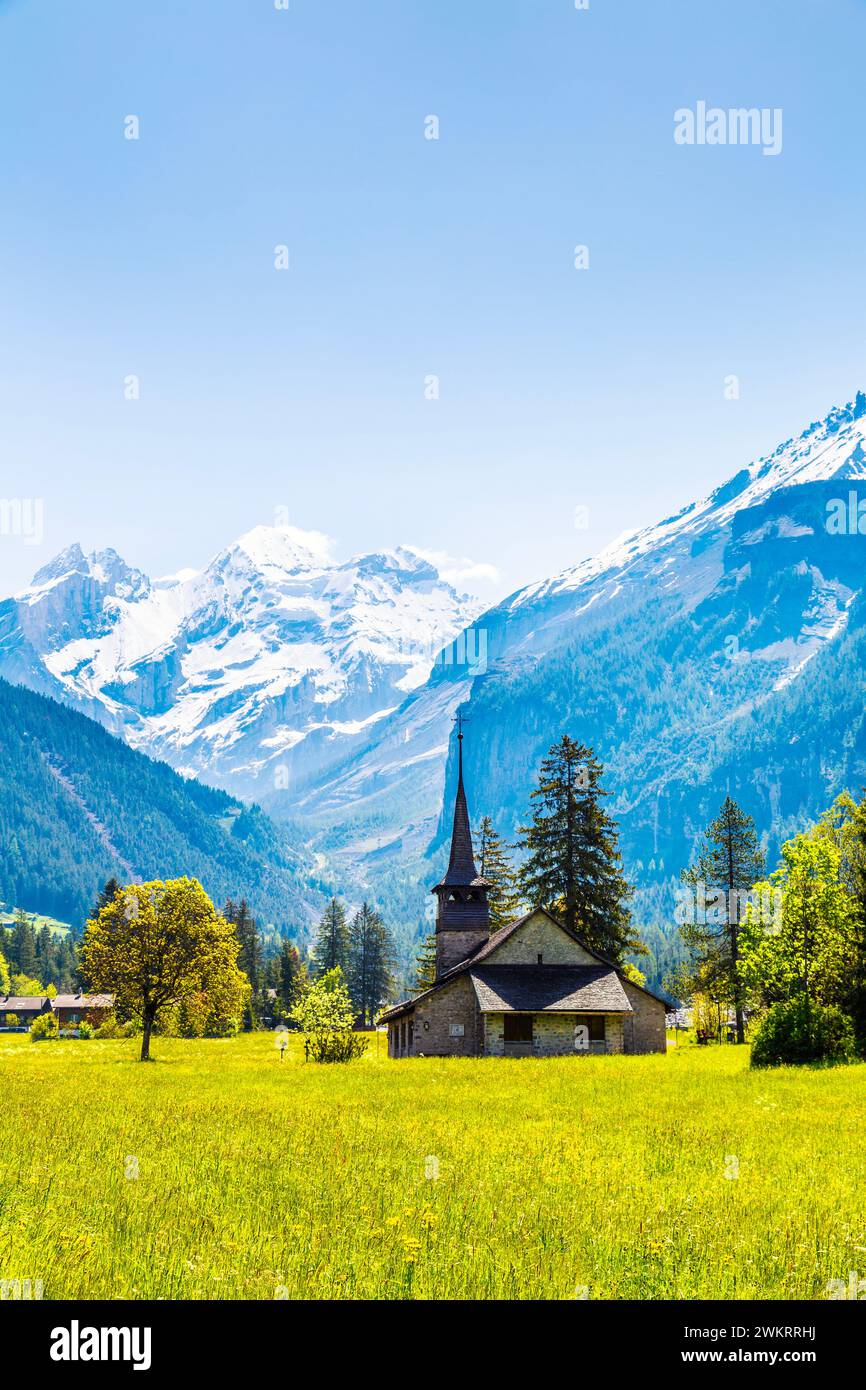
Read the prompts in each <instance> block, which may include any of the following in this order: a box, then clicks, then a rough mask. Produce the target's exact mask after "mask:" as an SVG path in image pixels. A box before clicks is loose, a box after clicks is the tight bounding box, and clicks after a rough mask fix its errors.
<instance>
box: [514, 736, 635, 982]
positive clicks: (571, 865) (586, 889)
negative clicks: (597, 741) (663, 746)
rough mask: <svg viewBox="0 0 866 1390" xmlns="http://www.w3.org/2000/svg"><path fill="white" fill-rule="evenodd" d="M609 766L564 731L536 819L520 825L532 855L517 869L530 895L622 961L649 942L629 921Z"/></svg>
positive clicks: (544, 775) (546, 765) (542, 778)
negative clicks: (607, 783)
mask: <svg viewBox="0 0 866 1390" xmlns="http://www.w3.org/2000/svg"><path fill="white" fill-rule="evenodd" d="M602 773H603V768H602V765H601V763H600V762H599V761H598V759H597V758H596V757H595V754H594V753H593V751H592V749H591V748H586V747H584V745H583V744H580V743H575V742H574V740H573V739H571V738H569V736H568V734H564V735H563V737H562V738H561V739H560V741H559V743H557V744H554V746H553V747H552V748H551V749H550V752H549V753H548V755H547V757H546V758H545V759H544V760H543V761H542V764H541V769H540V772H539V776H538V786H537V787H536V789H535V791H534V792H533V793H532V800H533V802H534V803H535V806H534V810H533V814H532V821H531V824H530V825H528V826H522V827H521V832H520V845H521V848H523V849H524V850H525V851H527V857H526V859H525V861H524V863H523V864H522V866H521V868H520V870H519V873H518V882H519V884H520V888H521V891H522V894H523V897H524V898H525V900H526V901H527V902H529V903H534V904H538V905H539V906H540V907H546V908H547V909H548V911H550V912H553V913H555V914H556V915H558V916H559V917H561V919H562V920H563V922H564V923H565V925H566V926H567V927H569V928H570V929H571V930H572V931H575V932H577V933H578V935H579V936H580V937H582V939H583V940H584V941H585V942H586V944H587V945H588V946H589V947H590V948H591V949H592V950H594V951H598V953H599V954H600V955H603V956H604V957H605V958H606V959H608V960H611V961H613V962H614V964H616V965H620V964H623V963H624V959H625V956H626V955H627V954H629V953H638V954H642V953H643V951H644V949H645V948H644V947H643V944H642V943H641V941H640V939H639V938H638V937H637V935H636V934H635V932H634V930H633V928H632V925H631V914H630V912H629V910H628V900H629V898H630V896H631V893H632V889H631V887H630V885H629V884H628V883H627V882H626V880H625V878H624V877H623V874H622V868H621V864H622V861H621V858H620V854H619V848H618V832H617V827H616V823H615V821H613V820H612V819H611V818H610V816H608V815H607V814H606V812H605V811H604V809H603V807H602V804H601V798H602V797H603V796H605V795H606V793H605V792H604V790H603V789H602V786H601V777H602Z"/></svg>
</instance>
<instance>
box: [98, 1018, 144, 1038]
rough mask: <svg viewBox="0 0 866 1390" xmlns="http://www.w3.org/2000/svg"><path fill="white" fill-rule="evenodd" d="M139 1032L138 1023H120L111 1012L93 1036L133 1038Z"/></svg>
mask: <svg viewBox="0 0 866 1390" xmlns="http://www.w3.org/2000/svg"><path fill="white" fill-rule="evenodd" d="M137 1032H138V1025H137V1024H135V1023H119V1022H118V1021H117V1019H116V1018H115V1017H114V1014H111V1015H110V1016H109V1017H108V1018H107V1019H106V1020H105V1022H104V1023H100V1025H99V1027H98V1028H97V1029H96V1030H95V1032H94V1034H93V1036H94V1037H95V1038H100V1039H101V1038H108V1039H113V1038H132V1037H134V1036H135V1034H136V1033H137Z"/></svg>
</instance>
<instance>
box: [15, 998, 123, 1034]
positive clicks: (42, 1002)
mask: <svg viewBox="0 0 866 1390" xmlns="http://www.w3.org/2000/svg"><path fill="white" fill-rule="evenodd" d="M113 1008H114V995H113V994H58V995H55V997H54V998H53V999H52V998H50V997H49V996H48V995H47V994H46V995H39V994H27V995H13V994H9V995H6V996H0V1028H16V1027H17V1028H20V1029H22V1030H23V1029H27V1028H29V1027H30V1026H31V1024H32V1023H33V1021H34V1019H37V1018H38V1017H39V1015H40V1014H49V1013H53V1014H54V1017H55V1018H56V1019H57V1023H58V1026H59V1027H60V1028H61V1029H66V1028H77V1027H78V1026H79V1024H81V1023H89V1024H91V1025H92V1026H93V1027H94V1028H98V1027H99V1025H100V1023H104V1022H105V1020H106V1018H107V1017H108V1015H109V1014H110V1013H111V1011H112V1009H113ZM10 1020H14V1022H10Z"/></svg>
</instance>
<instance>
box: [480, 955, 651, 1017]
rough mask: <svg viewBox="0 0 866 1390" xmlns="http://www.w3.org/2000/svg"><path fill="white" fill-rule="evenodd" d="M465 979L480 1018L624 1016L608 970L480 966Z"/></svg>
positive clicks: (625, 1008)
mask: <svg viewBox="0 0 866 1390" xmlns="http://www.w3.org/2000/svg"><path fill="white" fill-rule="evenodd" d="M469 978H470V979H471V981H472V984H473V986H474V989H475V995H476V998H477V999H478V1007H479V1008H480V1010H481V1012H482V1013H483V1014H489V1013H494V1014H501V1013H582V1012H588V1013H605V1014H630V1013H631V1012H632V1007H631V1004H630V1003H629V1002H628V999H627V998H626V993H625V990H624V989H623V987H622V985H621V984H620V980H619V976H618V975H617V973H616V971H615V970H614V968H613V966H610V965H483V966H479V967H478V968H477V969H472V968H470V971H469Z"/></svg>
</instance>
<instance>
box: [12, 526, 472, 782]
mask: <svg viewBox="0 0 866 1390" xmlns="http://www.w3.org/2000/svg"><path fill="white" fill-rule="evenodd" d="M471 614H472V606H471V604H470V601H469V600H468V599H466V598H463V597H461V596H459V595H458V594H457V593H456V592H455V591H454V590H453V589H452V588H451V586H450V585H449V584H447V583H446V582H445V581H444V580H442V579H441V578H440V576H439V575H438V573H437V571H436V570H435V569H434V568H433V567H432V565H430V564H429V563H428V562H427V561H426V560H424V559H422V558H421V557H420V556H419V555H417V554H416V553H415V552H413V551H411V550H407V549H402V548H401V549H397V550H394V551H390V552H387V553H384V554H380V555H365V556H361V557H360V558H358V559H355V560H353V561H350V562H348V563H344V564H337V563H335V562H334V561H333V560H332V559H331V558H330V554H329V549H328V543H327V541H326V540H325V538H324V537H322V536H319V535H317V534H315V533H308V532H301V531H297V530H295V529H293V528H290V527H260V528H258V529H257V530H255V531H252V532H250V533H249V534H248V535H246V536H243V537H242V538H241V539H240V540H239V541H238V542H237V543H236V544H235V545H232V546H230V547H229V548H228V549H226V550H224V551H222V552H221V553H220V554H219V555H217V556H216V557H215V559H214V560H213V561H212V562H211V563H210V564H209V565H208V566H207V568H206V569H205V570H204V571H203V572H202V573H200V574H193V573H185V574H182V575H180V576H177V577H174V578H172V579H168V580H159V581H155V582H151V581H150V580H149V579H148V578H147V577H146V576H145V575H143V574H141V573H140V572H139V571H137V570H132V569H130V568H129V567H128V566H127V565H125V564H124V562H123V560H121V558H120V557H119V556H118V555H117V554H116V553H115V552H114V551H113V550H106V551H102V552H100V553H98V554H93V555H85V554H84V553H83V552H82V550H81V548H80V546H78V545H74V546H71V547H70V548H69V549H68V550H66V551H64V552H63V554H61V555H59V556H57V558H56V559H55V560H53V561H52V562H51V563H50V564H49V565H47V566H45V568H44V569H42V570H40V571H39V573H38V574H37V575H36V576H35V577H34V580H33V583H32V585H31V586H30V588H29V589H27V590H26V591H25V592H23V593H21V594H18V595H16V596H15V597H14V598H11V599H7V600H5V601H4V602H2V603H0V675H2V676H5V677H6V678H7V679H9V680H11V681H15V682H17V683H20V684H23V685H26V686H28V687H30V688H31V689H34V690H37V691H39V692H41V693H45V694H50V695H53V696H54V697H55V698H57V699H61V700H64V701H66V702H67V703H70V704H73V705H75V706H76V707H77V708H79V709H80V710H82V711H83V712H85V713H87V714H89V715H91V716H92V717H94V718H96V719H98V720H100V722H102V723H103V724H105V725H106V726H107V727H108V728H109V729H110V730H112V732H114V733H117V734H120V735H121V736H122V737H123V738H124V739H125V740H126V741H127V742H128V743H130V744H131V745H132V746H134V747H136V748H138V749H140V750H142V751H144V752H147V753H149V754H150V755H152V756H155V757H159V758H162V759H164V760H165V761H167V762H169V763H170V764H171V765H172V766H173V767H175V768H176V769H178V770H179V771H182V772H184V773H186V774H188V775H196V776H199V777H202V778H203V779H205V780H206V781H209V782H212V783H215V784H217V785H221V786H224V787H228V788H230V789H231V790H232V791H234V792H236V793H237V794H239V795H244V796H247V797H256V798H262V797H264V796H267V795H268V793H269V792H271V791H273V790H280V791H283V792H285V791H286V790H288V789H290V788H294V787H295V786H297V785H299V784H302V783H303V782H304V781H305V780H306V779H308V778H309V777H310V776H311V775H320V774H321V773H322V771H323V770H324V769H326V768H327V767H328V766H329V765H330V764H331V763H332V762H333V761H334V760H335V759H337V758H339V757H341V756H344V755H345V753H346V751H347V750H348V749H350V748H351V747H352V745H353V743H355V742H357V741H358V739H359V737H361V736H362V735H363V734H364V732H365V731H366V730H368V729H369V728H370V727H372V726H374V725H375V724H376V723H378V722H380V721H382V720H383V719H386V718H387V717H388V716H389V715H390V714H391V713H392V712H393V711H394V710H395V709H396V708H397V707H398V706H399V705H400V704H401V703H402V702H403V700H404V699H405V697H406V695H407V693H408V692H409V691H411V690H412V689H413V688H415V687H417V686H419V685H421V684H423V682H424V681H425V680H426V678H427V676H428V674H429V671H430V668H431V665H432V663H433V660H434V657H435V655H436V653H437V651H438V650H439V649H440V648H441V647H442V645H443V644H444V643H446V642H447V641H448V640H449V639H450V638H451V637H453V636H454V635H455V634H456V633H457V632H458V631H460V629H461V628H463V626H464V625H465V624H466V623H467V621H468V620H469V618H470V617H471Z"/></svg>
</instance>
